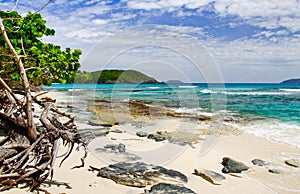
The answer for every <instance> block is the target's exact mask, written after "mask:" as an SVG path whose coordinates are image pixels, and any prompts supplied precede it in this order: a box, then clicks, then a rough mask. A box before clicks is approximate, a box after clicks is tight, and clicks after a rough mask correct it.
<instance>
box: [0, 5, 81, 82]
mask: <svg viewBox="0 0 300 194" xmlns="http://www.w3.org/2000/svg"><path fill="white" fill-rule="evenodd" d="M0 18H2V19H3V25H4V26H5V30H6V32H7V34H8V37H9V38H10V41H11V44H12V45H13V47H14V48H15V50H16V52H17V54H18V55H19V56H21V58H22V61H23V64H24V68H25V70H26V73H27V76H28V78H29V80H30V82H31V84H33V85H35V86H39V85H41V84H45V85H50V84H51V83H52V82H58V83H68V82H73V81H74V78H75V75H76V72H77V70H78V68H79V67H80V63H79V57H80V55H81V53H82V52H81V50H79V49H75V50H72V49H70V48H66V49H65V50H62V49H61V47H60V46H57V45H54V44H51V43H43V42H42V41H41V38H42V36H53V35H54V34H55V30H54V29H50V28H48V27H46V21H45V20H44V19H43V18H42V17H41V15H40V14H39V13H28V14H27V16H25V17H22V16H20V15H19V14H18V13H17V12H15V11H13V12H5V11H1V10H0ZM0 61H1V67H0V76H1V77H2V79H3V80H5V81H6V82H9V83H11V82H14V83H15V85H17V84H18V82H19V81H21V80H22V78H21V75H20V73H19V71H18V65H17V64H16V61H14V60H13V56H12V54H11V53H10V52H9V48H8V46H7V44H5V41H4V40H3V37H0ZM11 84H12V83H11Z"/></svg>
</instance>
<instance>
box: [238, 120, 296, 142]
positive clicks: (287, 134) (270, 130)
mask: <svg viewBox="0 0 300 194" xmlns="http://www.w3.org/2000/svg"><path fill="white" fill-rule="evenodd" d="M239 129H241V130H242V131H244V132H247V133H250V134H253V135H255V136H258V137H263V138H266V139H268V140H271V141H276V142H281V143H284V144H288V145H292V146H295V147H300V136H299V132H300V126H299V125H296V124H290V123H283V122H280V121H277V120H271V119H270V120H261V121H252V122H250V123H249V124H247V125H246V126H239Z"/></svg>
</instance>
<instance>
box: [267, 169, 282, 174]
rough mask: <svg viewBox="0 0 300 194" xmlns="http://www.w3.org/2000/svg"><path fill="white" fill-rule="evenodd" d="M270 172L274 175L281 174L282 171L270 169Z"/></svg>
mask: <svg viewBox="0 0 300 194" xmlns="http://www.w3.org/2000/svg"><path fill="white" fill-rule="evenodd" d="M268 172H270V173H273V174H281V173H282V171H281V170H278V169H269V170H268Z"/></svg>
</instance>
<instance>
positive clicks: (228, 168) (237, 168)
mask: <svg viewBox="0 0 300 194" xmlns="http://www.w3.org/2000/svg"><path fill="white" fill-rule="evenodd" d="M222 165H223V166H224V168H223V169H222V172H223V173H241V172H242V171H246V170H248V169H249V167H248V166H247V165H245V164H244V163H242V162H239V161H236V160H234V159H231V158H229V157H224V158H223V161H222Z"/></svg>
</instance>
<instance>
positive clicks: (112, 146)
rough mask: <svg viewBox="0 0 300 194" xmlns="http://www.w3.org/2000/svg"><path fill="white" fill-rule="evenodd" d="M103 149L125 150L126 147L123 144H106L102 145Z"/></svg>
mask: <svg viewBox="0 0 300 194" xmlns="http://www.w3.org/2000/svg"><path fill="white" fill-rule="evenodd" d="M104 148H105V149H111V151H112V152H125V151H126V148H125V145H124V144H121V143H120V144H107V145H105V146H104Z"/></svg>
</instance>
